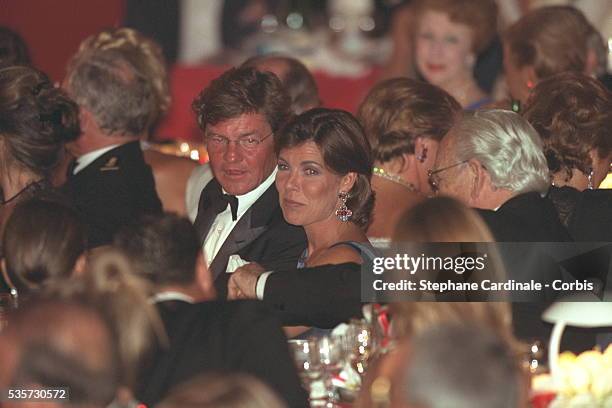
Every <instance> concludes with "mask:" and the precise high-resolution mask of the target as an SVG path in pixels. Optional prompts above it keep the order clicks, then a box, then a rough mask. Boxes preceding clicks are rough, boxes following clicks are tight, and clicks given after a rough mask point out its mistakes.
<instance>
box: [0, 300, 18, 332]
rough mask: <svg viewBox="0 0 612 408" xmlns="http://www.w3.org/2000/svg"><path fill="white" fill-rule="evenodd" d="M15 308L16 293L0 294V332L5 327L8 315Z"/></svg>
mask: <svg viewBox="0 0 612 408" xmlns="http://www.w3.org/2000/svg"><path fill="white" fill-rule="evenodd" d="M16 308H17V292H16V291H11V293H0V331H2V329H4V327H5V326H6V325H7V321H8V314H9V313H10V312H11V311H12V310H14V309H16Z"/></svg>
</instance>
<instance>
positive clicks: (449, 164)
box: [430, 130, 470, 205]
mask: <svg viewBox="0 0 612 408" xmlns="http://www.w3.org/2000/svg"><path fill="white" fill-rule="evenodd" d="M454 143H455V136H454V134H453V130H451V131H450V132H449V133H448V134H447V135H446V136H444V138H443V139H442V142H441V143H440V147H439V148H438V154H437V155H436V161H435V163H434V166H433V168H432V169H431V170H432V173H433V174H432V175H431V177H430V184H432V183H431V182H432V181H433V183H434V184H435V186H436V188H435V189H433V188H432V190H434V193H437V194H439V195H445V196H450V197H453V198H456V199H457V200H459V201H461V202H463V203H464V204H466V205H470V188H469V187H470V186H469V180H468V172H467V167H468V164H467V163H461V162H460V161H458V160H457V159H456V158H455V152H454V150H455V149H454ZM436 190H437V191H436Z"/></svg>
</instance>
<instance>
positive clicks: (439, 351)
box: [403, 325, 521, 408]
mask: <svg viewBox="0 0 612 408" xmlns="http://www.w3.org/2000/svg"><path fill="white" fill-rule="evenodd" d="M407 366H408V367H407V370H406V375H405V377H404V378H405V380H404V381H405V382H404V387H403V394H404V397H405V399H406V402H408V403H409V404H410V405H412V404H414V405H417V406H425V407H429V408H473V407H487V408H514V407H517V406H519V405H520V404H519V401H520V399H521V369H520V367H519V364H518V361H517V359H516V357H515V356H514V355H513V352H512V350H511V349H510V347H509V346H508V345H507V344H506V343H505V342H504V341H503V340H501V339H500V338H499V337H497V336H496V335H495V334H494V333H493V332H491V331H490V330H487V329H486V328H484V327H480V326H472V325H440V326H435V327H432V328H431V329H429V330H427V331H425V332H423V333H422V334H421V335H419V336H417V337H416V338H415V339H414V340H413V342H412V352H411V355H410V357H409V360H408V362H407Z"/></svg>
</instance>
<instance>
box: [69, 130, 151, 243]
mask: <svg viewBox="0 0 612 408" xmlns="http://www.w3.org/2000/svg"><path fill="white" fill-rule="evenodd" d="M64 191H65V192H66V193H67V194H68V195H69V196H70V197H71V199H72V200H73V202H74V204H75V207H76V209H77V211H78V212H79V213H80V215H81V218H82V220H83V222H84V223H85V225H86V227H87V238H88V244H89V247H96V246H100V245H105V244H110V243H111V242H112V239H113V235H114V234H115V233H116V232H117V231H118V230H119V229H120V228H121V226H123V225H126V224H128V223H129V222H133V221H134V219H136V218H138V217H139V216H140V215H143V214H160V213H161V212H162V206H161V202H160V201H159V198H158V196H157V192H156V191H155V181H154V179H153V174H152V173H151V169H150V168H149V166H148V165H147V164H146V163H145V161H144V158H143V156H142V151H141V150H140V143H139V142H137V141H136V142H130V143H126V144H123V145H121V146H118V147H116V148H114V149H112V150H110V151H108V152H106V153H104V154H103V155H102V156H100V157H99V158H97V159H96V160H95V161H94V162H93V163H91V164H90V165H89V166H87V167H85V168H84V169H83V170H81V171H80V172H78V173H77V174H74V175H71V176H69V178H68V181H67V182H66V184H65V185H64Z"/></svg>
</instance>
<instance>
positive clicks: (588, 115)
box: [523, 72, 612, 178]
mask: <svg viewBox="0 0 612 408" xmlns="http://www.w3.org/2000/svg"><path fill="white" fill-rule="evenodd" d="M523 116H524V117H525V119H527V120H528V121H529V123H531V125H532V126H533V127H534V128H535V129H536V130H537V131H538V133H539V134H540V137H541V138H542V142H543V143H544V153H545V156H546V161H547V162H548V167H549V169H550V170H551V172H553V173H557V172H559V171H562V170H563V171H565V172H566V173H567V176H568V177H569V178H571V176H572V169H577V170H580V171H582V172H583V173H584V174H588V173H589V172H590V168H591V166H592V163H591V156H590V155H589V152H590V151H591V150H596V151H597V154H598V155H599V156H600V157H602V158H605V157H607V156H608V155H609V154H610V152H612V133H611V131H612V93H610V91H608V90H607V89H606V88H605V87H604V86H603V84H601V83H600V82H599V81H598V80H596V79H593V78H590V77H588V76H586V75H583V74H580V73H574V72H566V73H563V74H559V75H555V76H552V77H550V78H547V79H545V80H543V81H541V82H539V83H538V84H537V85H536V87H535V88H534V89H533V90H532V92H531V95H530V97H529V99H528V101H527V104H526V106H525V110H524V112H523Z"/></svg>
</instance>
